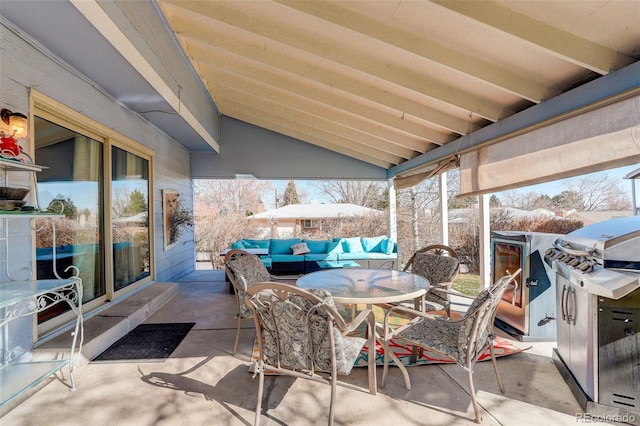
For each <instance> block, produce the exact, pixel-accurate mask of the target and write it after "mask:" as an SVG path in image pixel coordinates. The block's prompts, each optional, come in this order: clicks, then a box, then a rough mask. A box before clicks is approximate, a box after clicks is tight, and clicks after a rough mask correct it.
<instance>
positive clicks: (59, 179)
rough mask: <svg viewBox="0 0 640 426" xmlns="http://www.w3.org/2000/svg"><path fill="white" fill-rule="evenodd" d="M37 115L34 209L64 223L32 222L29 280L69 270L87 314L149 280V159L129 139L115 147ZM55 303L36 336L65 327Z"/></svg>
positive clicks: (107, 139) (107, 140) (41, 318)
mask: <svg viewBox="0 0 640 426" xmlns="http://www.w3.org/2000/svg"><path fill="white" fill-rule="evenodd" d="M43 115H45V116H46V118H43V117H40V116H38V115H36V116H35V117H34V130H35V132H34V145H35V153H34V154H35V155H34V160H35V161H34V162H35V163H36V164H38V165H41V166H44V167H45V168H44V170H43V171H42V172H39V173H38V174H37V180H38V185H37V188H38V191H37V203H38V206H39V208H40V209H42V210H44V209H47V208H50V209H51V210H53V211H56V212H62V213H64V217H63V218H56V219H54V220H53V221H51V220H39V221H38V222H39V223H38V227H40V228H41V229H40V231H38V232H36V260H37V274H36V275H37V278H38V279H43V278H56V277H67V276H69V275H71V274H72V272H73V270H72V269H68V266H70V265H73V266H75V267H76V268H77V269H78V270H79V273H80V277H81V278H82V284H83V289H84V295H83V305H84V307H85V312H88V311H89V310H91V309H94V308H97V307H99V306H103V305H104V304H105V303H107V302H108V301H109V300H113V299H114V298H115V297H117V296H118V295H119V294H123V293H125V292H127V291H130V290H131V289H134V288H136V287H138V286H139V285H140V284H142V283H144V282H147V281H149V280H150V279H151V271H152V262H151V259H152V253H151V241H152V238H151V229H152V228H151V227H150V226H149V211H150V208H149V206H150V178H149V174H150V169H151V156H150V153H149V152H147V151H145V150H144V148H141V147H140V146H139V145H136V144H135V143H134V142H132V141H129V142H128V143H124V142H122V143H121V142H117V143H116V141H115V139H114V138H112V137H111V135H109V134H101V133H100V132H96V131H95V129H91V128H84V127H83V126H82V125H80V126H77V125H75V123H73V122H70V121H68V120H64V119H60V120H59V121H60V123H63V124H64V125H62V124H59V123H56V118H57V117H50V116H48V115H47V114H46V113H45V114H43ZM122 139H124V137H122ZM53 224H55V243H54V232H53V226H52V225H53ZM54 256H55V258H56V265H55V270H54V266H53V262H52V259H53V257H54ZM61 305H63V304H59V305H56V306H54V307H52V308H51V309H48V310H46V311H44V312H42V313H41V314H39V316H38V323H39V324H42V326H41V327H40V329H41V331H44V332H46V331H48V330H50V329H54V328H55V327H57V326H58V325H59V324H63V323H64V322H65V320H66V315H65V312H66V311H68V309H65V308H64V307H62V306H61Z"/></svg>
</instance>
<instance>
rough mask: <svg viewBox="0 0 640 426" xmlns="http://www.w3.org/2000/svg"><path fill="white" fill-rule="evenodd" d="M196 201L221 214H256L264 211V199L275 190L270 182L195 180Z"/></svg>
mask: <svg viewBox="0 0 640 426" xmlns="http://www.w3.org/2000/svg"><path fill="white" fill-rule="evenodd" d="M193 182H194V184H193V185H194V201H195V202H196V203H202V204H204V205H207V206H209V207H211V208H218V209H220V213H221V214H222V215H224V214H231V213H240V214H244V215H251V214H255V213H256V212H258V211H260V210H261V209H262V198H263V197H265V196H266V195H267V194H268V193H270V191H272V190H273V185H272V184H271V182H269V181H260V180H243V179H206V180H203V179H197V180H194V181H193Z"/></svg>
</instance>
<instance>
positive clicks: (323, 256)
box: [304, 253, 338, 262]
mask: <svg viewBox="0 0 640 426" xmlns="http://www.w3.org/2000/svg"><path fill="white" fill-rule="evenodd" d="M319 260H338V255H337V254H331V253H307V254H305V255H304V261H305V262H317V261H319Z"/></svg>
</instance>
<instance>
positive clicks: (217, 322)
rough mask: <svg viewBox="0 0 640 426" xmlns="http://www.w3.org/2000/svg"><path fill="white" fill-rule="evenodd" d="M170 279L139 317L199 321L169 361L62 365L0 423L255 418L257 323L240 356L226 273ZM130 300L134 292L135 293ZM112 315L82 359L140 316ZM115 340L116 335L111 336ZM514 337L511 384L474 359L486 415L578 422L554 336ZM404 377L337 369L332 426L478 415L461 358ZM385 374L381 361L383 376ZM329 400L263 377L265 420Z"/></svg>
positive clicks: (312, 418) (311, 388)
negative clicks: (374, 384)
mask: <svg viewBox="0 0 640 426" xmlns="http://www.w3.org/2000/svg"><path fill="white" fill-rule="evenodd" d="M158 285H159V284H154V285H153V286H158ZM153 286H151V287H153ZM170 288H172V289H173V290H172V291H173V292H174V293H175V294H172V297H171V298H169V299H168V301H166V303H164V302H163V303H164V304H163V305H162V306H161V307H159V308H158V309H157V310H155V312H152V311H150V312H149V313H148V315H146V316H144V317H143V318H141V319H140V320H144V321H145V322H147V323H152V322H155V323H161V322H191V321H192V322H196V325H195V327H194V328H193V329H192V330H191V331H190V332H189V334H188V335H187V336H186V338H185V339H184V340H183V341H182V343H181V344H180V346H179V347H178V348H177V349H176V350H175V351H174V352H173V354H172V355H171V357H170V358H169V359H167V360H165V361H164V362H146V363H93V362H89V363H86V365H83V366H82V367H81V368H78V369H77V370H76V373H75V379H76V384H77V387H78V389H77V391H75V392H70V391H69V388H68V372H66V371H64V370H63V372H62V374H59V375H58V376H57V377H56V378H54V379H51V380H50V382H49V383H48V384H47V385H46V386H44V387H42V388H41V389H40V390H39V391H37V392H35V393H34V394H32V395H31V396H30V397H28V398H27V399H25V400H24V401H22V402H21V403H20V404H19V405H17V406H16V407H15V408H13V409H12V410H11V411H9V412H8V413H6V414H5V415H4V416H3V417H2V418H0V424H2V425H3V426H26V425H65V426H70V425H92V426H102V425H104V426H107V425H110V426H112V425H136V426H141V425H194V426H195V425H251V424H253V418H254V409H255V406H256V396H257V390H258V383H257V380H255V381H254V380H252V375H251V374H250V373H249V371H248V366H249V359H250V355H251V349H252V342H253V337H254V331H253V323H252V322H251V321H246V322H245V323H244V330H243V332H242V336H241V340H240V345H239V348H238V353H237V354H236V356H233V355H231V352H232V348H233V340H234V337H235V326H236V320H235V318H234V314H235V300H234V296H233V295H232V294H230V293H229V292H228V284H227V283H225V281H224V273H223V271H195V272H194V273H192V274H190V275H189V276H187V277H185V278H183V279H182V280H180V281H178V282H177V283H176V285H175V286H171V287H170ZM145 297H146V296H145ZM132 300H135V298H132ZM136 303H139V301H138V302H135V301H134V302H131V304H136ZM143 305H144V304H143ZM144 306H147V305H144ZM458 307H459V306H458ZM116 308H118V307H117V306H115V307H114V308H112V309H116ZM119 309H121V310H122V309H123V308H122V307H120V308H119ZM144 309H147V308H143V310H144ZM154 309H155V308H154ZM454 309H455V307H454ZM107 312H108V311H105V313H103V314H101V315H100V317H101V319H98V318H92V319H90V320H88V321H87V322H86V325H85V330H86V332H87V333H86V334H87V336H86V339H85V340H86V345H85V350H83V354H85V357H87V358H91V357H93V354H89V355H87V351H91V350H94V351H96V350H98V349H95V348H96V347H98V346H99V345H98V344H96V343H95V342H97V341H98V340H100V339H99V338H98V337H97V336H98V335H104V334H105V332H104V330H103V331H98V329H99V328H101V326H98V325H97V324H99V323H100V321H107V319H108V321H111V322H114V321H116V320H115V317H117V316H121V317H120V318H119V319H118V321H124V322H126V323H129V325H128V327H129V328H133V327H134V326H135V325H137V323H136V321H134V317H135V315H139V314H125V313H116V314H113V313H111V314H109V313H107ZM127 315H128V317H127ZM122 317H126V318H124V319H123V318H122ZM145 319H146V320H145ZM137 322H140V321H137ZM123 333H125V331H122V333H121V334H123ZM111 339H112V341H113V337H112V338H111ZM105 344H106V343H104V342H103V343H102V345H103V346H104V345H105ZM514 344H516V345H517V346H521V347H529V346H530V347H531V348H530V349H528V350H526V351H524V352H521V353H518V354H515V355H510V356H507V357H504V358H500V359H499V360H498V367H499V369H500V373H501V375H502V378H503V380H504V383H505V387H506V393H505V394H504V395H503V394H501V393H500V391H499V389H498V384H497V382H496V379H495V375H494V373H493V368H492V366H491V363H490V362H480V363H478V364H476V367H475V373H474V381H475V385H476V391H477V397H478V402H479V404H480V406H481V411H482V424H483V425H518V426H522V425H574V424H576V423H577V422H579V420H577V418H576V414H577V413H582V410H581V408H580V406H579V405H578V403H577V402H576V401H575V399H574V397H573V395H572V394H571V391H570V389H569V387H568V386H567V385H566V384H565V382H564V381H563V379H562V377H561V376H560V374H559V373H558V371H557V370H556V367H555V366H554V364H553V361H552V359H551V352H552V349H553V347H555V342H533V343H532V342H525V343H522V342H518V341H514ZM47 345H55V343H53V342H52V343H48V344H47ZM47 345H44V346H47ZM92 347H94V349H91V348H92ZM409 374H410V376H411V382H412V389H411V390H406V389H405V387H404V383H403V380H402V375H401V374H400V372H399V371H398V369H396V368H393V367H391V368H390V371H389V377H388V379H387V383H386V386H385V387H384V388H382V389H379V390H378V394H377V395H375V396H373V395H370V394H369V393H368V392H367V389H366V386H367V371H366V368H355V369H354V371H353V373H352V374H351V375H350V376H348V377H341V378H340V381H341V382H343V383H348V384H350V385H352V386H350V387H344V386H339V387H338V391H337V400H336V404H335V421H336V424H338V425H370V424H375V425H434V426H435V425H471V424H475V423H474V422H473V418H474V415H473V407H472V406H471V400H470V398H469V394H468V391H467V381H466V373H465V371H464V370H463V369H461V368H460V367H458V366H457V365H427V366H418V367H411V368H410V369H409ZM381 376H382V368H381V367H380V368H378V383H379V382H380V378H381ZM61 379H62V380H61ZM354 386H355V388H353V387H354ZM329 397H330V388H329V387H328V386H326V385H322V384H317V383H312V382H310V381H307V380H302V379H298V380H295V379H292V378H288V377H267V379H266V380H265V391H264V400H263V401H264V402H263V414H262V424H263V425H316V424H317V425H322V424H326V422H327V418H328V417H327V416H328V407H329V405H328V404H329ZM264 410H266V412H265V411H264Z"/></svg>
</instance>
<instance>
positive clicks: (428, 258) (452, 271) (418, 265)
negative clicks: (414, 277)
mask: <svg viewBox="0 0 640 426" xmlns="http://www.w3.org/2000/svg"><path fill="white" fill-rule="evenodd" d="M459 265H460V263H459V261H458V259H456V258H455V257H450V256H440V255H437V254H431V253H420V252H418V253H416V255H415V258H414V259H413V264H412V265H411V272H413V273H414V274H418V275H422V276H423V277H425V278H426V279H428V280H429V284H431V285H432V286H435V287H438V284H439V283H448V282H451V281H453V280H454V279H455V277H456V275H457V273H458V267H459Z"/></svg>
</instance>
